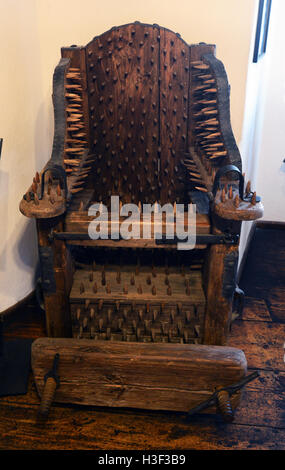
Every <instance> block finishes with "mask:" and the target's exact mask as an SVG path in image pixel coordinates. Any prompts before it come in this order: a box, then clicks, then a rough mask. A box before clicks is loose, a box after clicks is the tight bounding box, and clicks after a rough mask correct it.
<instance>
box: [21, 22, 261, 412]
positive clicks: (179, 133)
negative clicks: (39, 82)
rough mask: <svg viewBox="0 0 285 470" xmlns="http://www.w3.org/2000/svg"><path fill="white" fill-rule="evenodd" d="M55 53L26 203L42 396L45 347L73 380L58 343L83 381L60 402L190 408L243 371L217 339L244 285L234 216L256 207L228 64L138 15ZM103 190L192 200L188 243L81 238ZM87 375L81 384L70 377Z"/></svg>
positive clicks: (146, 198)
mask: <svg viewBox="0 0 285 470" xmlns="http://www.w3.org/2000/svg"><path fill="white" fill-rule="evenodd" d="M61 54H62V58H61V60H60V62H59V64H58V66H57V67H56V68H55V72H54V76H53V104H54V126H55V127H54V141H53V149H52V156H51V159H50V160H49V161H48V163H47V164H46V166H45V167H44V169H43V170H42V172H41V173H40V174H39V173H37V174H36V175H35V177H34V179H33V182H32V185H31V187H30V188H29V189H28V191H27V192H26V194H25V195H24V197H23V199H22V201H21V203H20V210H21V212H22V213H23V214H24V215H26V216H28V217H34V218H36V220H37V230H38V243H39V257H40V265H41V272H42V290H43V296H44V307H45V314H46V326H47V335H48V337H49V338H43V339H41V340H40V341H39V342H36V343H35V345H34V359H33V361H34V362H33V369H34V373H35V376H36V378H37V380H36V381H37V383H38V387H39V390H40V393H41V392H42V390H43V384H44V375H45V373H46V372H47V368H50V367H51V364H52V360H53V357H54V355H55V353H56V352H57V353H59V355H60V356H61V357H62V366H61V365H60V359H59V375H60V376H62V375H64V373H65V372H66V373H68V374H70V380H71V379H72V377H73V378H74V367H71V366H70V362H68V360H67V363H66V364H65V362H64V357H65V356H64V354H67V356H68V354H69V355H70V354H73V355H74V354H75V356H76V357H77V358H79V359H78V361H79V363H80V365H81V369H82V370H81V373H82V377H81V382H80V380H79V379H78V378H77V379H76V380H75V378H74V380H75V382H74V383H76V385H77V387H74V390H73V391H72V393H71V392H70V393H71V394H70V395H69V396H68V397H67V395H68V393H67V392H65V388H64V387H65V385H64V384H62V385H61V386H60V387H59V389H58V392H57V393H58V400H59V401H68V400H69V401H72V402H77V403H83V404H84V403H86V404H95V405H96V404H97V405H98V404H99V405H101V404H107V405H108V404H111V406H137V407H145V408H157V409H174V410H180V411H181V410H184V411H185V409H186V410H187V409H190V408H191V407H193V406H194V405H195V406H196V405H198V404H199V403H200V402H201V401H203V399H205V398H207V397H209V396H210V394H211V393H210V392H211V391H214V390H215V389H217V388H219V387H226V386H229V385H231V384H232V383H233V382H238V381H239V380H241V379H243V378H244V376H245V373H246V360H245V358H244V355H243V353H242V352H241V351H239V350H234V349H233V348H227V347H225V346H224V345H226V341H227V336H228V332H229V327H230V323H231V319H232V311H233V302H234V298H235V297H236V296H237V294H238V293H239V294H240V292H239V290H238V289H237V286H236V270H237V262H238V245H239V235H240V229H241V223H242V221H246V220H254V219H257V218H259V217H261V216H262V212H263V208H262V205H261V202H260V199H259V197H257V196H256V193H254V192H252V191H251V188H250V183H247V184H246V185H245V184H244V176H243V174H242V162H241V158H240V154H239V150H238V148H237V145H236V142H235V138H234V136H233V132H232V129H231V124H230V105H229V84H228V81H227V76H226V72H225V69H224V66H223V64H222V63H221V62H220V61H219V60H218V59H217V58H216V57H215V46H214V45H209V44H205V43H200V44H194V45H190V46H189V45H188V44H186V42H185V41H183V39H181V37H180V36H179V35H178V34H175V33H173V32H172V31H169V30H168V29H165V28H162V27H160V26H158V25H147V24H141V23H139V22H135V23H133V24H128V25H124V26H120V27H114V28H112V29H111V30H109V31H107V32H106V33H104V34H102V35H100V36H97V37H95V38H94V39H93V40H92V41H91V42H90V43H89V44H87V46H85V47H78V46H71V47H64V48H62V50H61ZM112 195H118V196H119V197H120V201H121V202H122V203H123V204H125V203H135V204H137V205H138V206H139V207H141V205H142V204H145V203H151V204H155V203H159V204H161V205H164V204H166V203H171V204H174V203H180V204H182V203H183V204H185V207H186V208H187V207H188V206H187V205H188V204H191V203H193V204H195V205H196V222H197V235H196V245H195V248H194V249H193V250H183V251H179V250H177V244H176V243H174V241H175V240H174V241H173V240H167V239H166V238H162V240H156V239H155V238H154V237H153V238H151V239H143V238H141V239H129V240H125V239H118V240H112V239H110V238H109V239H98V240H94V239H91V238H90V237H89V234H88V226H89V224H90V222H91V221H92V220H94V215H88V209H89V208H90V206H91V205H92V204H94V203H100V202H102V203H103V204H104V205H106V206H107V207H110V197H111V196H112ZM123 220H124V217H120V223H122V222H123ZM163 220H164V219H163ZM142 225H143V221H141V226H142ZM141 229H142V227H141ZM165 230H166V227H165V220H164V231H165ZM67 338H69V339H67ZM70 338H73V340H70ZM108 340H110V341H108ZM90 344H92V345H93V346H90ZM94 345H95V346H94ZM96 345H97V346H96ZM87 346H88V347H87ZM223 346H224V347H223ZM94 347H95V349H94ZM88 348H91V349H92V348H93V349H92V353H91V352H90V351H91V350H90V349H88ZM72 351H73V352H72ZM68 357H70V356H68ZM116 358H117V359H116ZM108 361H111V362H110V363H109V362H108ZM112 361H113V362H112ZM120 361H121V362H120ZM132 361H135V364H136V367H133V366H131V364H132ZM171 361H172V362H171ZM118 362H119V364H120V365H119V366H118ZM170 363H171V364H173V367H174V371H173V370H172V369H171V367H172V366H171V365H170ZM74 364H76V361H74V363H73V366H74ZM91 364H92V367H91ZM94 364H97V365H96V366H94ZM98 364H100V366H99V365H98ZM148 365H149V367H148ZM60 367H62V370H61V372H60ZM64 367H66V371H65V372H64ZM104 367H105V369H104ZM116 367H119V371H120V374H119V376H116ZM95 369H96V374H97V375H96V374H95V372H94V370H95ZM92 371H93V372H92ZM106 371H108V373H107V372H106ZM122 371H124V372H122ZM138 371H139V372H138ZM179 371H180V372H179ZM197 371H198V372H197ZM93 373H94V374H95V375H96V380H97V382H96V380H95V379H94V378H93V382H92V380H91V382H92V383H91V382H90V383H89V384H88V385H89V392H87V391H86V389H87V388H88V387H85V388H84V387H83V388H84V390H83V389H82V386H80V385H79V384H81V385H82V381H83V382H84V380H87V382H88V377H89V376H92V374H93ZM140 374H141V375H140ZM189 374H190V376H191V377H190V376H189ZM203 374H204V375H203ZM227 374H228V375H227ZM142 375H143V377H144V380H143V381H140V379H139V377H142ZM106 377H107V378H106ZM112 377H113V379H114V380H113V379H112ZM156 377H158V380H159V385H160V391H159V394H158V395H159V397H158V399H157V401H156V400H155V396H156V395H155V392H154V391H153V390H156V392H157V387H155V386H154V384H155V378H156ZM177 377H179V380H180V382H179V383H178V379H177ZM199 377H200V378H199ZM190 378H191V380H190ZM176 379H177V380H176ZM124 380H125V381H129V382H127V383H130V382H132V380H133V388H132V387H129V386H125V385H124V387H123V385H122V384H123V383H124ZM94 381H95V382H96V390H97V393H96V394H95V395H96V397H95V398H94V394H93V395H92V394H91V392H90V390H92V386H94V383H95V382H94ZM189 381H190V382H189ZM172 383H173V387H174V389H175V391H174V389H171V386H172ZM189 383H190V388H191V387H192V388H191V390H194V392H193V394H192V395H191V393H190V391H189V390H188V389H187V387H188V388H189ZM92 384H93V385H92ZM98 384H101V385H102V387H103V388H102V390H103V391H102V390H101V388H100V387H99V385H98ZM165 384H166V385H165ZM169 384H170V385H169ZM179 384H180V385H179ZM187 384H188V385H187ZM164 385H165V386H166V389H164V388H163V386H164ZM118 387H119V388H118ZM122 387H123V388H122ZM195 387H196V388H195ZM99 389H100V391H99ZM186 389H187V390H188V395H187V393H186V391H185V390H186ZM79 390H80V392H79ZM116 390H117V392H118V390H119V393H117V392H116V393H115V391H116ZM150 390H152V394H151V398H150V396H149V394H150ZM201 390H202V391H201ZM140 391H141V392H142V391H143V393H139V392H140ZM65 393H66V394H65ZM157 393H158V392H157ZM114 394H115V395H114ZM91 395H92V398H91ZM194 395H195V396H194ZM115 396H116V399H115ZM190 396H191V399H189V397H190ZM236 402H237V401H236ZM236 404H237V403H235V405H234V404H233V402H232V403H231V405H232V406H233V407H234V406H236ZM187 407H188V408H187ZM225 407H227V403H226V404H224V408H223V406H222V408H223V409H225Z"/></svg>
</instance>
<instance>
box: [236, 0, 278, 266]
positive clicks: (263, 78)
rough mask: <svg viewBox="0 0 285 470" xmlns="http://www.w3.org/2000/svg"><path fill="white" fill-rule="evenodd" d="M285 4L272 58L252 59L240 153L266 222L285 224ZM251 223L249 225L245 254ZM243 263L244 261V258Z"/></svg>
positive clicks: (274, 17) (273, 22) (271, 39)
mask: <svg viewBox="0 0 285 470" xmlns="http://www.w3.org/2000/svg"><path fill="white" fill-rule="evenodd" d="M284 17H285V2H284V0H274V1H273V2H272V8H271V15H270V27H269V33H268V42H267V50H266V54H265V55H263V56H262V57H261V58H260V60H259V61H258V62H257V63H256V64H254V63H252V56H253V46H254V37H255V32H254V31H253V37H252V47H251V49H252V50H251V52H250V56H249V68H248V80H247V89H246V105H245V113H244V123H243V132H242V139H241V142H240V150H241V154H242V157H243V167H244V171H245V172H246V175H247V177H248V179H250V180H251V182H252V187H253V189H255V190H256V191H257V194H259V195H260V196H261V198H262V203H263V205H264V216H263V219H264V220H272V221H283V222H284V221H285V163H282V161H283V159H284V158H285V132H284V129H285V106H284V105H285V62H284V60H283V55H284V52H283V49H284V44H285V29H284V21H283V20H284ZM251 225H252V224H251V223H248V222H247V223H244V224H243V228H242V237H241V244H240V253H241V254H242V253H243V252H244V248H245V245H246V239H247V236H248V233H249V230H250V228H251ZM240 259H241V258H240Z"/></svg>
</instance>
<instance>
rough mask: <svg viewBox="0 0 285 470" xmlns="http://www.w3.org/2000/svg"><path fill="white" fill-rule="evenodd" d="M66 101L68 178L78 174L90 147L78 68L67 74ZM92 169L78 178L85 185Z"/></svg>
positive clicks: (65, 153)
mask: <svg viewBox="0 0 285 470" xmlns="http://www.w3.org/2000/svg"><path fill="white" fill-rule="evenodd" d="M65 99H66V103H67V104H66V122H67V128H66V132H67V134H66V138H65V149H64V165H65V171H66V173H67V176H73V175H77V174H78V169H79V168H80V166H81V162H82V156H83V153H84V151H85V149H86V148H87V147H88V144H87V129H86V124H85V123H84V112H83V87H82V79H81V73H80V69H79V68H77V67H70V68H69V69H68V72H67V73H66V84H65ZM90 169H91V167H90V168H85V169H84V171H80V175H78V176H80V177H82V178H80V179H81V180H82V184H84V179H85V178H87V176H88V172H89V170H90ZM81 186H82V185H81ZM82 189H83V188H82ZM79 190H81V189H79V188H78V189H77V190H76V189H75V190H72V191H71V192H79Z"/></svg>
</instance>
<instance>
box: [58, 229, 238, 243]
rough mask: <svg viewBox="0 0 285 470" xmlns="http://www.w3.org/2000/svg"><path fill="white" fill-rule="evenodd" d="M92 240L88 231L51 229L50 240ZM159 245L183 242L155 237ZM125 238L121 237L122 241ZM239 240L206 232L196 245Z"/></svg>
mask: <svg viewBox="0 0 285 470" xmlns="http://www.w3.org/2000/svg"><path fill="white" fill-rule="evenodd" d="M55 239H56V240H91V238H90V237H89V235H88V233H76V232H55V231H51V232H50V234H49V241H50V242H52V241H53V240H55ZM154 239H155V243H156V244H157V245H177V243H183V240H182V241H181V240H180V239H179V238H178V237H173V238H171V239H168V238H166V236H162V238H160V239H159V238H156V237H155V238H154ZM120 240H123V239H122V238H119V239H118V240H114V241H120ZM238 242H239V234H237V233H229V232H225V233H222V234H220V235H215V234H205V235H196V245H237V244H238Z"/></svg>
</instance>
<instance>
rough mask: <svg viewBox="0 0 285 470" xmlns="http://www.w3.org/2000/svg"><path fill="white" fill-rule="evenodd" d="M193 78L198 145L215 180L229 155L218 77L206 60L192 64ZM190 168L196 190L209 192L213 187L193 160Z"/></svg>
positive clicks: (209, 179) (204, 166)
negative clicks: (220, 119)
mask: <svg viewBox="0 0 285 470" xmlns="http://www.w3.org/2000/svg"><path fill="white" fill-rule="evenodd" d="M191 67H192V77H193V86H194V92H193V108H192V109H193V121H194V129H193V133H194V139H195V147H196V149H198V152H199V157H200V160H201V163H202V165H203V168H204V169H205V172H206V175H207V177H206V179H207V180H208V181H210V182H211V183H213V181H214V179H215V175H216V170H215V166H216V165H217V164H218V162H219V161H220V160H221V159H222V158H224V157H225V156H226V155H227V150H226V148H225V146H224V142H223V139H222V134H221V130H220V124H219V119H218V108H217V105H218V96H217V87H216V79H215V77H214V75H213V74H212V72H211V70H210V66H209V65H208V64H205V63H204V62H203V61H195V62H192V63H191ZM190 166H191V168H190V169H189V173H190V177H191V180H192V182H193V184H194V187H195V189H198V190H199V191H203V192H207V191H208V190H209V188H208V187H207V186H208V185H207V184H206V181H205V177H204V175H201V172H200V171H199V169H198V168H197V165H196V164H195V162H192V165H190Z"/></svg>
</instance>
